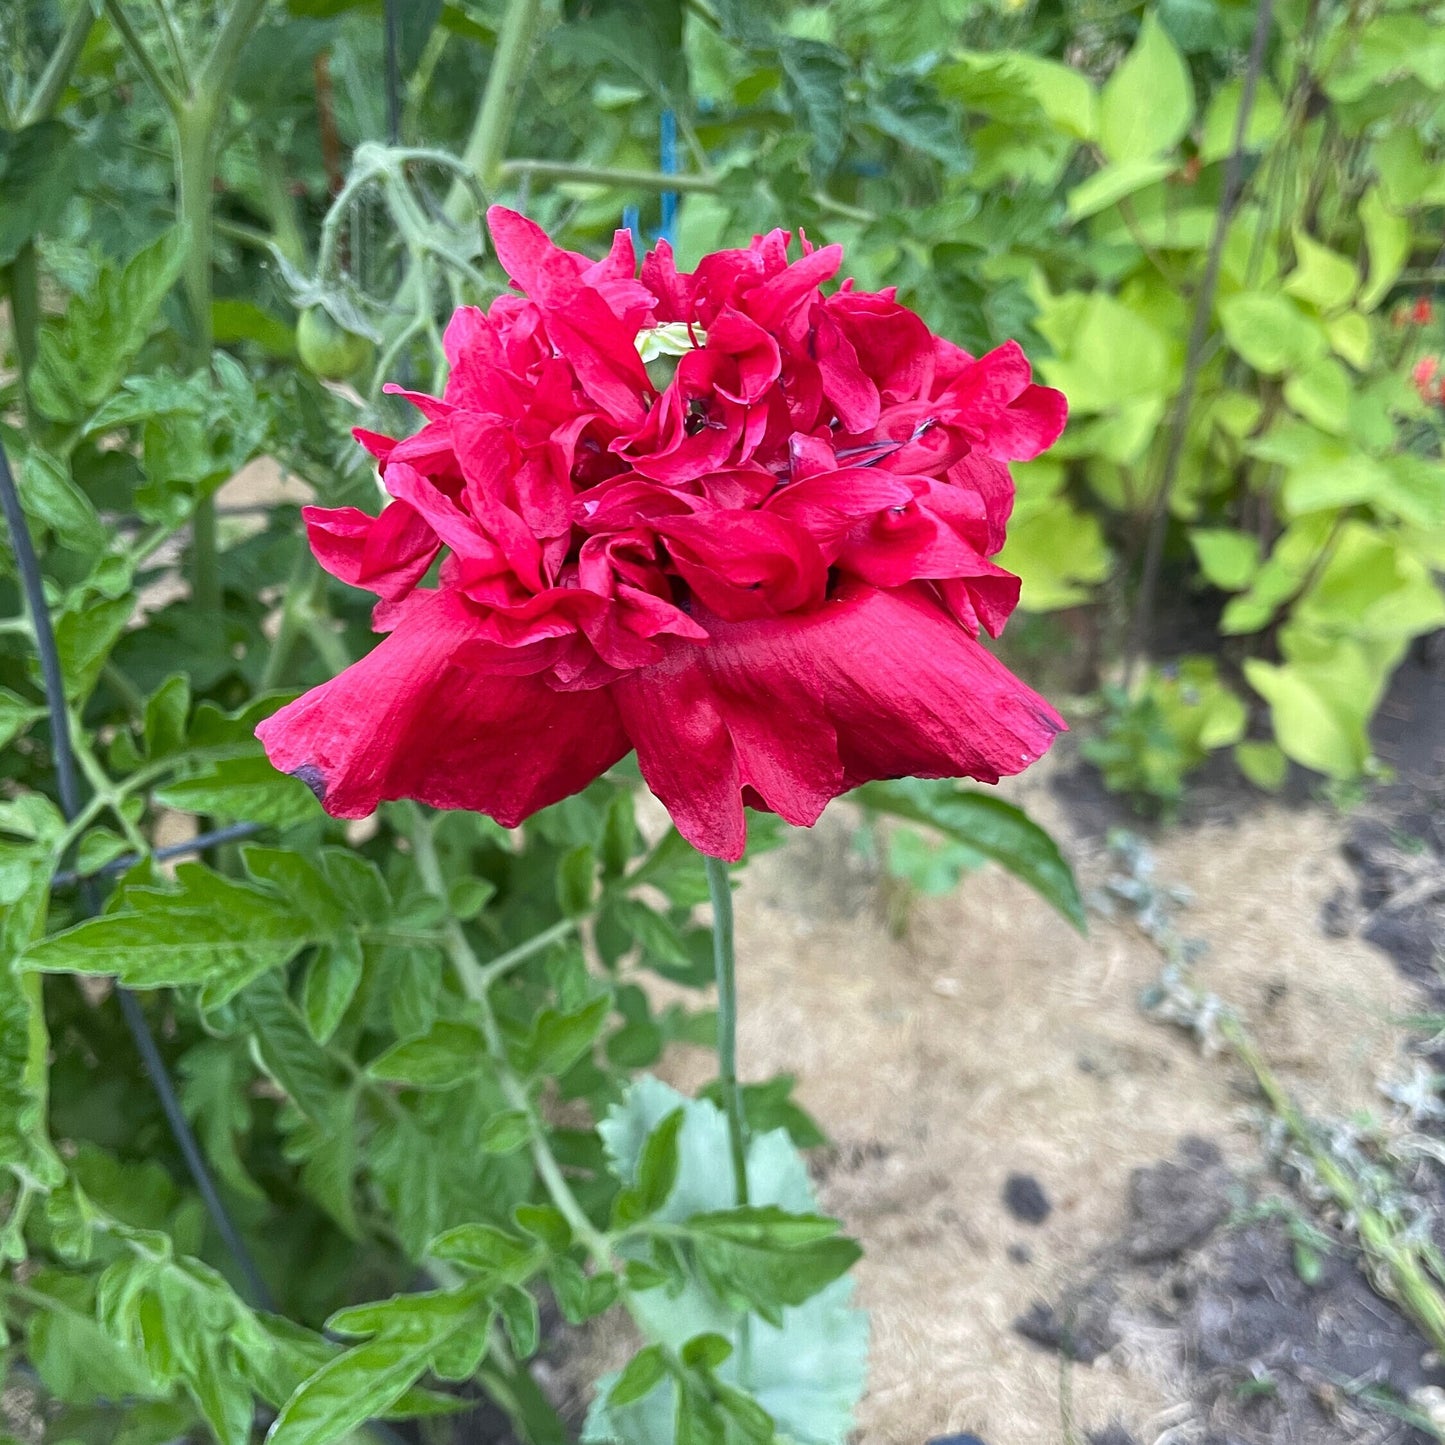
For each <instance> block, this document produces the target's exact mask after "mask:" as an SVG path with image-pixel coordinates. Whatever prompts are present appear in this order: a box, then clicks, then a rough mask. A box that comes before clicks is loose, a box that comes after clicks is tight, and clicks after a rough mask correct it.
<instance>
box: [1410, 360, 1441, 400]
mask: <svg viewBox="0 0 1445 1445" xmlns="http://www.w3.org/2000/svg"><path fill="white" fill-rule="evenodd" d="M1439 369H1440V363H1439V361H1438V360H1437V359H1436V358H1435V357H1433V356H1422V357H1421V358H1420V359H1419V361H1417V362H1416V363H1415V369H1414V371H1413V372H1412V373H1411V375H1412V376H1413V378H1414V381H1415V390H1416V391H1418V392H1419V393H1420V400H1421V401H1425V402H1432V401H1434V400H1435V373H1436V372H1437V371H1439Z"/></svg>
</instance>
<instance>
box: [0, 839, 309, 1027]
mask: <svg viewBox="0 0 1445 1445" xmlns="http://www.w3.org/2000/svg"><path fill="white" fill-rule="evenodd" d="M176 883H177V885H178V886H177V887H176V889H174V890H170V889H164V890H163V889H158V888H144V887H131V888H127V889H125V890H124V892H123V893H122V895H121V902H122V908H121V910H120V911H117V912H114V913H107V914H106V915H105V916H104V917H101V918H94V919H91V920H89V921H87V922H85V923H79V924H76V925H75V926H74V927H72V928H67V929H65V930H64V931H63V932H62V933H57V934H55V935H53V936H52V937H50V938H46V939H42V940H41V941H40V942H39V943H37V944H35V945H34V946H33V947H32V948H30V949H29V950H28V951H27V952H26V954H25V955H24V957H23V959H22V965H23V966H24V967H26V968H32V969H38V970H39V971H41V972H43V973H81V974H112V975H114V976H115V977H117V978H119V979H120V981H121V982H122V983H124V984H126V985H127V986H129V987H131V988H142V989H145V988H175V987H177V986H180V985H183V984H202V985H203V986H204V996H205V999H206V1002H207V1003H208V1005H209V1006H210V1007H216V1006H218V1005H220V1004H222V1003H224V1002H225V1001H226V1000H227V999H229V998H232V997H233V996H234V995H235V994H236V993H238V992H239V991H240V990H241V989H243V988H244V987H245V986H246V985H247V984H248V983H250V982H251V980H252V979H255V978H258V977H259V976H260V975H261V974H263V973H267V972H269V971H270V970H271V969H273V968H279V967H280V966H281V965H282V964H284V963H287V962H289V961H290V960H291V959H292V958H294V957H295V956H296V954H298V953H299V952H300V951H301V950H302V949H303V948H305V947H306V946H307V945H308V944H312V943H319V942H321V941H322V939H323V938H324V937H325V930H324V929H320V928H318V926H317V923H316V921H315V920H314V919H311V918H308V917H306V916H305V915H304V914H301V913H299V912H297V911H296V910H295V909H294V908H293V907H292V906H291V905H290V904H289V903H287V902H285V901H283V900H282V899H279V898H277V897H275V895H274V894H272V893H271V892H269V891H268V890H266V889H262V888H257V887H255V886H254V885H252V884H249V883H240V882H236V881H234V880H232V879H229V878H223V877H222V876H221V875H220V874H218V873H213V872H212V871H211V870H210V869H209V868H206V867H205V866H204V865H203V864H200V863H183V864H181V865H180V867H179V868H177V870H176Z"/></svg>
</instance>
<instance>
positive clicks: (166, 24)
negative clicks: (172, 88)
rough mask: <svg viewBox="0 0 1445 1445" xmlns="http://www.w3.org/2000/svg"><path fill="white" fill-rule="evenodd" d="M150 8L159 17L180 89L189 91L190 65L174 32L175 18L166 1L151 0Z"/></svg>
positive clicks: (176, 33)
mask: <svg viewBox="0 0 1445 1445" xmlns="http://www.w3.org/2000/svg"><path fill="white" fill-rule="evenodd" d="M151 5H152V8H153V9H154V10H155V12H156V13H157V14H158V15H159V16H160V19H161V34H162V35H164V36H165V40H166V49H167V50H168V51H170V55H171V64H172V65H174V66H175V68H176V74H177V75H178V76H179V77H180V82H181V89H182V90H186V91H188V90H189V89H190V84H191V81H190V65H189V63H188V62H187V60H186V52H185V49H184V48H183V47H182V45H181V37H180V34H179V32H178V31H177V30H176V21H175V17H174V16H173V15H172V14H171V7H170V5H169V3H168V0H151Z"/></svg>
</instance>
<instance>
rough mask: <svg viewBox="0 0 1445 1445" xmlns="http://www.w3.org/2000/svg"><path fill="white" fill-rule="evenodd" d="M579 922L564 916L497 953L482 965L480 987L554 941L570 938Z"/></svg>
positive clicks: (496, 978) (509, 970)
mask: <svg viewBox="0 0 1445 1445" xmlns="http://www.w3.org/2000/svg"><path fill="white" fill-rule="evenodd" d="M580 922H581V920H580V919H577V918H564V919H562V921H561V922H560V923H554V924H553V925H552V926H551V927H550V928H544V929H543V930H542V931H541V932H540V933H535V934H533V935H532V937H531V938H529V939H527V940H526V942H525V943H519V944H518V945H517V946H516V947H515V948H509V949H508V950H507V951H506V952H505V953H499V954H498V955H497V956H496V957H495V958H493V959H489V960H488V961H487V962H486V963H484V964H483V965H482V969H481V974H480V975H479V979H480V982H481V985H482V987H483V988H490V987H491V986H492V985H493V984H494V983H495V982H496V981H497V980H498V979H499V978H501V977H502V976H503V975H504V974H508V973H510V972H511V971H512V970H513V969H514V968H516V967H517V965H518V964H522V963H526V961H527V960H528V959H529V958H535V957H536V956H537V955H538V954H539V953H542V952H544V951H545V950H547V949H549V948H551V946H552V945H553V944H554V943H561V941H562V940H563V939H564V938H570V937H571V936H572V934H574V933H576V932H577V927H578V925H579V923H580Z"/></svg>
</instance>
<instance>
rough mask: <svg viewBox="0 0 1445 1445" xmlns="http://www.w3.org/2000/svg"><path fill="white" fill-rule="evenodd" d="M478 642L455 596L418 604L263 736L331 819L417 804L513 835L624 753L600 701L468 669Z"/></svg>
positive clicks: (269, 722) (268, 725)
mask: <svg viewBox="0 0 1445 1445" xmlns="http://www.w3.org/2000/svg"><path fill="white" fill-rule="evenodd" d="M475 629H476V618H475V615H474V614H473V613H472V612H471V611H469V609H468V608H467V606H466V604H465V603H464V602H463V601H462V600H461V599H459V598H457V597H456V596H455V595H454V594H453V593H450V592H432V593H418V594H416V595H415V596H414V598H413V600H412V601H411V603H410V604H408V605H407V606H406V608H405V610H404V611H403V612H402V614H401V617H400V619H399V621H398V622H397V626H396V630H395V631H394V632H392V633H391V634H390V635H389V636H388V637H387V638H386V639H385V640H384V641H383V642H382V643H381V644H380V645H379V646H377V647H376V648H374V649H373V650H372V651H371V652H370V653H368V654H367V655H366V656H365V657H363V658H362V659H361V661H360V662H357V663H353V664H352V666H350V667H348V668H347V669H346V671H345V672H343V673H341V675H340V676H339V677H335V678H333V679H332V680H331V681H330V682H327V683H323V684H322V685H321V686H320V687H318V688H314V689H313V690H312V691H310V692H308V693H306V694H305V695H304V696H303V697H300V698H297V700H296V701H295V702H293V703H290V704H288V705H287V706H286V707H283V708H282V709H281V711H280V712H278V713H276V714H275V715H274V716H272V717H269V718H267V719H266V721H265V722H263V723H262V724H261V725H260V727H258V728H257V729H256V735H257V737H259V738H260V739H261V742H262V743H263V744H264V746H265V748H266V753H267V755H268V756H269V757H270V759H271V762H272V763H273V764H274V765H275V766H276V767H277V768H279V769H280V770H281V771H282V772H287V773H294V774H296V775H297V776H298V777H300V778H302V779H303V781H305V782H306V783H307V785H308V786H309V787H311V788H312V790H313V791H314V792H315V793H316V795H317V797H319V798H320V799H321V803H322V806H323V807H325V809H326V811H327V812H328V813H330V814H331V815H332V816H333V817H337V818H364V817H365V816H366V815H367V814H368V813H371V812H373V811H374V810H375V808H376V806H377V804H378V803H381V802H384V801H386V800H389V799H394V798H415V799H417V800H418V801H420V802H423V803H430V804H431V805H432V806H433V807H437V808H470V809H474V810H475V811H477V812H481V813H488V814H490V815H491V816H492V817H494V818H495V819H496V820H497V821H498V822H499V823H502V824H503V825H504V826H506V827H515V826H516V824H518V823H519V822H521V821H522V819H523V818H525V817H527V816H529V815H530V814H532V813H535V812H536V811H537V809H539V808H545V807H546V806H547V805H548V804H549V803H555V802H557V801H559V800H560V799H562V798H565V797H567V796H568V795H569V794H571V793H575V792H577V791H578V790H579V789H581V788H585V787H586V786H587V784H588V783H590V782H591V781H592V780H593V779H594V778H595V777H597V776H598V775H599V774H600V773H602V772H603V771H604V770H605V769H607V768H609V767H611V766H612V764H613V763H615V762H616V761H617V760H618V759H619V758H621V757H622V756H623V755H624V754H625V753H626V752H627V748H628V743H627V739H626V737H625V735H624V734H623V731H622V726H621V723H620V721H619V719H618V716H617V709H616V708H615V706H614V705H613V702H612V700H611V698H610V697H609V696H608V694H607V693H606V692H605V691H591V692H566V693H563V692H554V691H553V690H552V689H551V688H549V687H547V686H546V685H545V684H544V683H543V682H542V681H540V679H538V678H536V677H499V676H497V675H495V674H491V673H487V672H485V671H482V670H479V669H477V668H474V667H467V666H463V665H462V664H460V663H459V662H458V661H457V653H458V649H459V648H461V647H462V646H463V645H464V644H465V643H466V642H467V641H468V640H469V639H470V638H471V637H472V636H473V635H474V634H475Z"/></svg>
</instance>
